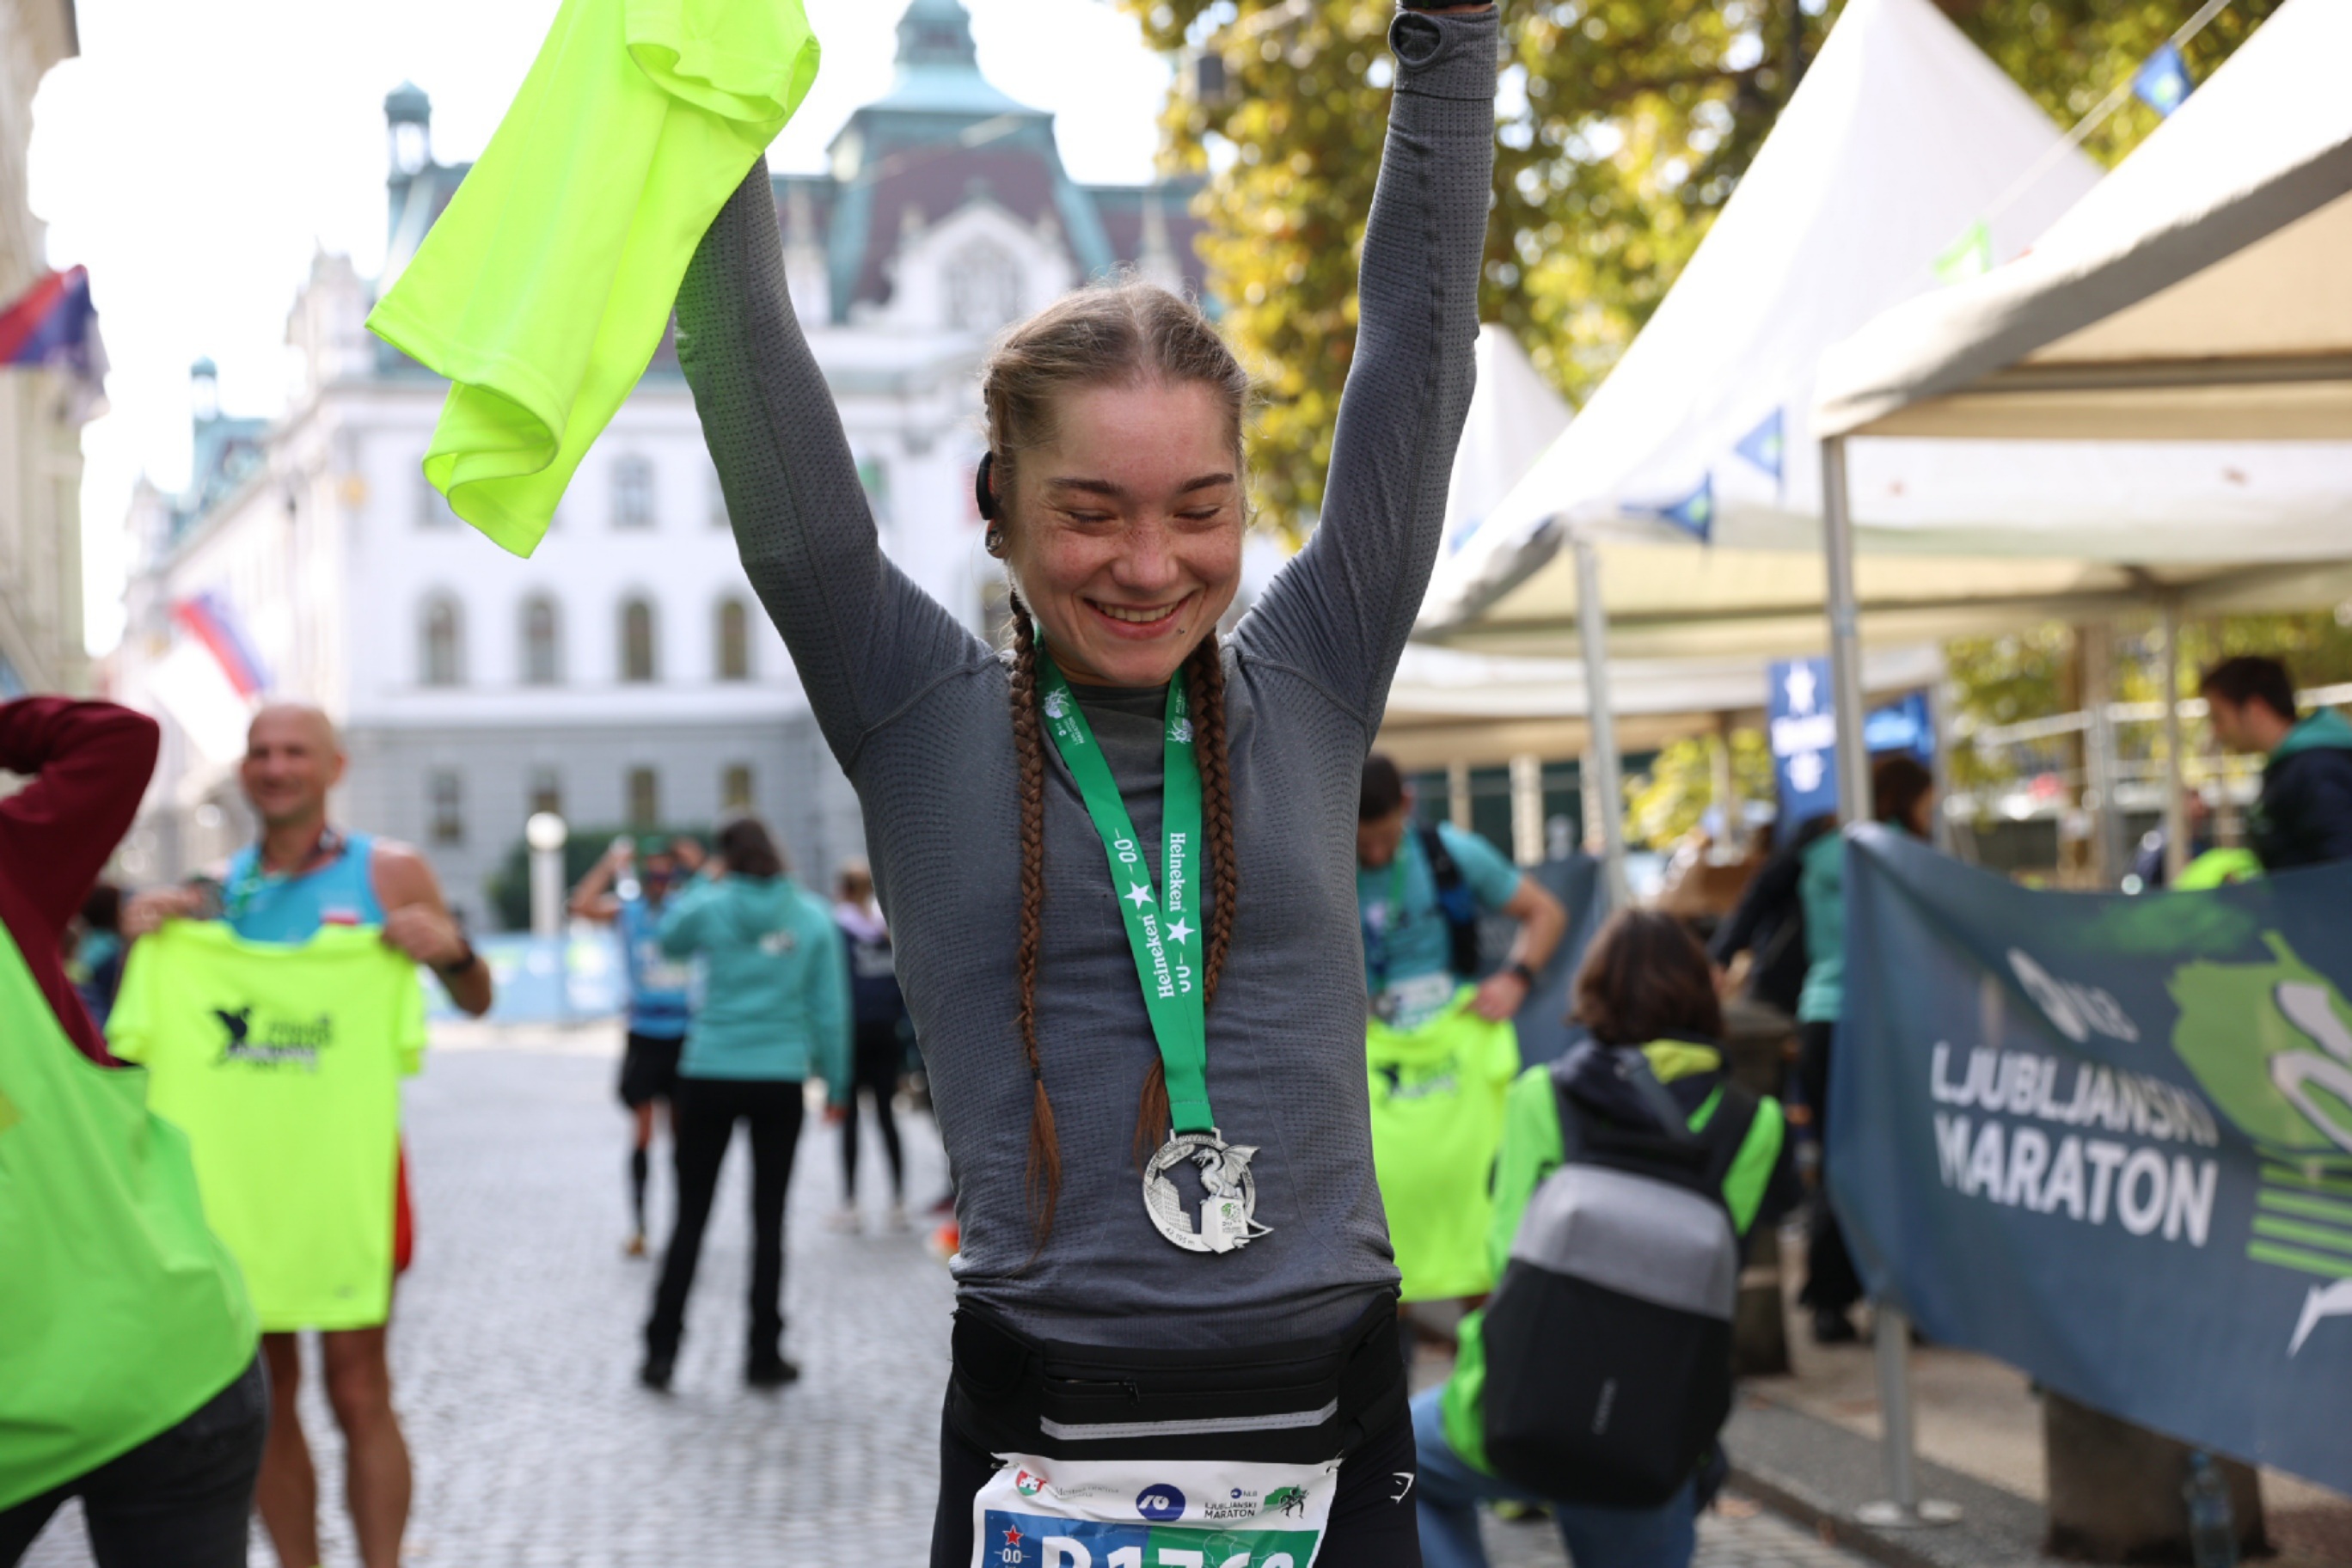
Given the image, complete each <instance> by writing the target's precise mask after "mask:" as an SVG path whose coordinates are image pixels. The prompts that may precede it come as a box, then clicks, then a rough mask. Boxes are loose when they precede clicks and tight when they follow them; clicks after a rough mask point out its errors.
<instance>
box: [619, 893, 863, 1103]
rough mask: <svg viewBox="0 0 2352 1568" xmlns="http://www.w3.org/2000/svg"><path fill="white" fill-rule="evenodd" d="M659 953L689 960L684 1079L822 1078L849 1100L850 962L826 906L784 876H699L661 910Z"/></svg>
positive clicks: (844, 1100) (834, 1092)
mask: <svg viewBox="0 0 2352 1568" xmlns="http://www.w3.org/2000/svg"><path fill="white" fill-rule="evenodd" d="M661 946H662V951H663V952H666V953H667V954H668V955H669V956H670V957H672V958H693V959H695V960H697V968H698V970H699V980H700V983H701V993H702V997H701V1004H700V1005H699V1006H698V1007H697V1008H696V1009H695V1012H694V1021H693V1022H692V1023H691V1024H690V1025H689V1026H688V1028H687V1034H686V1053H685V1056H684V1058H682V1059H681V1060H680V1062H679V1064H678V1071H679V1072H680V1073H682V1074H683V1075H684V1076H686V1077H688V1078H713V1079H766V1080H771V1081H773V1080H779V1079H782V1080H797V1079H806V1078H809V1077H811V1076H815V1077H818V1078H822V1079H824V1081H825V1085H826V1087H827V1088H828V1089H830V1090H831V1092H832V1098H833V1101H834V1103H835V1104H836V1105H843V1104H846V1103H848V1099H849V1087H850V1086H849V1063H850V1032H849V1031H850V1024H849V982H848V978H847V976H848V960H847V958H846V957H845V955H844V953H843V952H842V945H841V932H840V931H839V929H838V928H836V927H835V925H834V923H833V910H832V908H831V906H829V905H828V904H826V903H825V902H824V900H821V899H819V898H817V897H815V896H814V894H812V893H810V892H808V891H807V890H806V889H803V888H802V887H801V886H800V885H799V884H798V883H796V882H794V881H793V879H791V878H789V877H767V878H761V877H731V876H730V877H728V878H725V879H722V880H719V881H715V882H713V881H698V882H697V883H695V885H694V886H693V887H691V888H689V889H687V891H685V892H683V893H681V894H679V895H678V896H677V897H676V898H674V899H672V900H670V902H669V907H668V908H667V909H666V910H663V911H662V919H661Z"/></svg>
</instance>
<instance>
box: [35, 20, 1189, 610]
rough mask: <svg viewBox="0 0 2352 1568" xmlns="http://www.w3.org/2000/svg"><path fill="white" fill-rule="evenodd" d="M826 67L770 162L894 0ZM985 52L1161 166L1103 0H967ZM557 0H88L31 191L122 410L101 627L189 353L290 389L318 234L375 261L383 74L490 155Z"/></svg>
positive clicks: (55, 261)
mask: <svg viewBox="0 0 2352 1568" xmlns="http://www.w3.org/2000/svg"><path fill="white" fill-rule="evenodd" d="M806 3H807V6H808V13H809V19H810V21H811V23H812V24H813V25H814V26H815V28H816V31H817V35H818V37H820V38H821V39H822V40H823V41H824V68H823V70H822V71H821V72H820V73H819V75H818V78H817V83H816V86H815V88H814V90H813V91H812V92H811V93H810V95H809V98H808V101H807V102H806V103H805V104H804V105H803V107H802V109H801V111H800V114H799V115H798V117H797V118H795V119H794V121H793V123H792V124H791V125H790V126H788V127H786V129H785V131H784V133H783V135H782V138H780V139H779V141H778V142H777V143H776V147H775V150H774V152H773V153H772V155H771V156H772V161H773V162H774V163H776V165H777V166H778V167H780V168H792V169H816V168H820V167H822V166H823V162H824V144H825V143H826V142H828V141H830V140H831V139H832V137H833V133H834V132H835V131H837V130H838V129H839V128H840V126H841V124H842V122H843V121H845V120H846V119H847V118H848V116H849V113H850V111H851V110H854V109H855V108H856V107H857V105H859V104H860V103H864V102H866V101H867V100H871V99H873V98H876V97H877V96H879V95H880V94H881V93H882V92H883V91H884V90H885V89H887V86H888V85H889V79H890V61H891V54H892V50H893V48H894V47H895V43H896V39H895V28H896V26H897V24H898V16H899V14H900V13H901V12H902V11H904V10H905V8H906V7H905V5H903V4H901V3H900V0H806ZM966 3H967V5H969V7H970V9H971V13H972V34H973V37H974V38H975V39H976V40H977V42H978V44H979V47H980V64H981V68H982V70H983V71H985V72H987V73H988V75H989V77H990V79H992V80H993V81H994V82H995V83H996V85H997V86H998V87H1000V88H1002V89H1004V90H1005V91H1007V92H1009V93H1011V94H1012V95H1013V97H1015V98H1017V99H1019V100H1022V101H1024V102H1026V103H1031V104H1034V105H1036V106H1037V107H1038V108H1041V109H1048V110H1054V111H1055V112H1056V113H1057V114H1058V115H1059V116H1060V121H1059V131H1060V134H1061V143H1062V156H1063V158H1064V161H1065V162H1066V163H1067V164H1068V165H1069V169H1070V172H1071V174H1073V175H1074V176H1075V177H1076V178H1077V179H1080V180H1094V181H1129V180H1142V179H1146V178H1148V177H1150V172H1151V156H1152V152H1153V149H1154V147H1155V146H1156V144H1157V139H1158V132H1157V129H1156V125H1155V120H1156V117H1157V114H1158V111H1159V108H1160V103H1161V101H1162V99H1163V96H1164V93H1165V89H1166V84H1167V79H1168V78H1167V70H1166V68H1165V67H1164V66H1163V65H1162V64H1161V63H1160V61H1159V59H1158V58H1156V57H1154V56H1153V55H1151V54H1150V52H1149V51H1147V50H1146V49H1145V48H1144V47H1143V44H1142V40H1141V38H1140V37H1139V34H1138V32H1137V29H1136V26H1135V24H1134V23H1133V22H1132V21H1130V20H1129V19H1128V18H1127V17H1126V16H1123V15H1121V14H1120V13H1119V12H1118V10H1117V9H1116V8H1115V7H1114V6H1113V5H1111V4H1110V0H966ZM556 8H557V7H556V5H555V0H400V3H398V4H394V5H358V4H354V3H353V0H204V3H203V4H201V5H192V4H190V3H189V0H79V3H78V5H77V13H78V15H79V20H80V25H81V47H82V53H81V58H79V59H72V60H68V61H66V62H65V63H64V64H62V65H60V66H58V68H56V69H54V70H52V71H51V72H50V73H49V75H48V76H47V79H45V80H44V81H43V83H42V86H41V90H40V96H39V97H38V98H37V100H36V101H35V104H34V130H33V145H32V155H31V169H30V178H31V184H32V204H33V211H34V212H35V213H36V214H37V215H39V216H41V217H42V218H44V219H46V220H47V223H48V225H49V230H48V247H49V260H50V263H51V264H52V265H53V266H58V267H68V266H71V265H73V264H75V263H77V262H79V263H80V264H82V265H84V266H87V267H88V268H89V270H90V288H91V293H92V297H93V299H94V300H96V302H97V305H98V308H99V313H100V323H101V325H102V327H103V330H104V332H105V335H106V347H107V353H109V355H110V357H111V358H112V360H113V365H114V369H113V374H111V375H110V377H109V378H108V382H107V393H108V397H109V400H110V403H111V405H112V412H111V413H110V414H109V415H108V416H106V417H105V418H103V419H101V420H99V421H98V422H96V423H94V424H92V425H91V426H89V428H88V429H87V430H86V431H85V432H84V435H83V441H82V447H83V451H84V452H85V454H86V455H87V458H88V474H87V478H86V479H85V481H84V484H83V487H82V533H83V569H84V574H85V581H86V594H85V601H86V608H87V613H88V619H89V643H90V646H91V647H92V649H93V650H94V651H102V650H103V649H105V648H107V647H111V646H112V644H113V642H114V639H115V637H116V633H117V629H118V627H119V626H120V622H121V605H120V599H119V595H120V592H121V575H122V571H123V565H124V563H123V551H122V546H121V522H122V514H123V509H124V506H125V504H126V502H127V500H128V499H129V496H130V493H131V482H132V480H133V479H135V478H136V476H137V475H138V474H139V473H140V472H141V471H142V469H143V470H144V471H146V472H147V473H148V474H149V475H151V476H152V477H153V478H154V479H155V480H156V481H157V482H158V483H159V484H161V485H163V486H164V487H165V488H166V489H177V488H178V487H179V486H181V485H183V484H184V483H185V482H186V479H187V468H188V384H187V374H188V365H189V363H190V362H191V361H193V360H194V359H195V358H196V357H197V356H198V355H199V354H210V355H211V356H212V357H213V358H214V359H215V361H216V362H218V363H219V365H220V369H221V401H222V403H223V405H225V407H226V410H227V411H228V412H230V413H232V414H254V415H268V414H276V413H278V412H279V411H280V410H282V408H283V407H284V403H285V397H284V389H285V386H286V384H287V358H286V356H287V354H288V353H289V350H288V349H287V348H286V347H285V331H286V312H287V309H288V307H289V304H290V303H291V302H292V300H293V294H294V290H295V289H296V288H297V287H298V286H299V284H300V282H301V280H302V279H303V278H304V277H305V276H306V275H307V273H308V271H309V268H310V258H311V255H312V252H313V250H314V248H317V247H324V248H325V249H327V250H329V251H341V252H343V253H345V254H347V255H349V256H350V257H351V258H352V260H353V261H354V262H356V263H357V265H358V267H359V268H360V271H361V272H362V275H364V276H368V277H373V276H374V274H375V271H376V268H378V266H379V265H380V264H381V263H382V261H383V239H384V189H383V178H384V174H385V169H386V158H385V147H384V132H383V95H384V94H385V93H386V92H387V91H389V90H390V89H392V88H393V87H394V86H395V85H397V84H398V83H399V82H400V81H401V80H402V79H410V80H414V81H415V83H416V84H417V85H418V86H420V87H422V88H424V89H425V91H427V92H428V93H430V94H432V97H433V139H434V149H435V152H436V155H437V156H438V157H440V158H441V159H442V160H444V161H445V162H448V161H461V160H465V159H469V158H472V157H473V156H475V155H476V154H477V153H479V152H480V150H481V148H482V144H483V143H484V142H487V141H488V139H489V134H490V131H491V129H492V128H493V127H494V126H495V125H496V124H497V122H498V118H499V114H500V113H501V112H502V111H503V110H505V108H506V105H507V102H508V100H509V98H510V97H511V96H512V95H513V92H514V89H515V88H516V87H517V86H518V85H519V84H520V81H521V80H522V77H523V73H524V72H525V71H526V70H527V69H528V68H529V67H530V60H531V57H532V55H533V54H534V53H535V52H536V50H537V48H538V47H539V41H540V39H541V37H542V35H543V34H544V32H545V30H546V27H547V24H548V22H549V21H550V19H551V18H552V17H553V16H554V14H555V11H556Z"/></svg>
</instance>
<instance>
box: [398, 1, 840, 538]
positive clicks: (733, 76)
mask: <svg viewBox="0 0 2352 1568" xmlns="http://www.w3.org/2000/svg"><path fill="white" fill-rule="evenodd" d="M816 68H817V42H816V37H815V35H814V34H813V33H811V32H810V31H809V26H808V18H807V16H805V15H804V14H803V10H802V6H801V0H751V3H745V0H564V5H563V8H562V10H561V11H560V12H558V13H557V15H556V18H555V25H554V26H553V27H551V29H550V30H549V32H548V36H547V42H546V43H545V44H543V45H542V46H541V48H540V52H539V58H538V59H537V60H536V61H535V62H534V63H533V64H532V66H531V68H530V75H529V76H528V77H526V78H525V79H524V80H523V84H522V89H521V90H520V92H518V93H517V94H516V95H515V100H514V103H513V105H512V106H511V107H510V108H509V109H508V110H507V114H506V118H505V119H504V120H502V121H499V128H498V131H497V132H496V133H494V134H493V135H492V136H491V138H490V144H489V146H488V148H487V149H485V150H484V152H483V153H482V156H481V159H480V161H479V162H478V163H475V165H474V166H473V168H472V170H471V171H469V172H468V173H467V175H466V178H465V181H464V183H463V184H460V185H459V186H458V187H457V195H456V196H455V197H453V198H452V199H451V201H450V203H449V205H448V209H447V210H446V211H445V212H444V213H443V214H442V215H441V216H440V218H439V220H438V221H437V222H436V223H435V224H434V226H433V228H432V230H431V232H430V233H428V234H427V235H426V236H425V242H424V244H422V245H421V246H419V247H417V251H416V255H415V258H413V259H412V260H411V261H410V262H409V264H408V266H407V268H405V269H404V270H403V271H402V273H401V274H400V277H399V279H398V280H397V281H396V282H394V285H393V287H392V288H391V289H390V290H389V291H388V292H387V293H386V294H385V295H384V297H383V300H381V301H380V302H379V303H378V304H377V305H376V308H375V310H374V311H373V313H372V314H371V315H370V316H369V317H368V326H369V327H370V328H371V329H373V331H375V333H376V334H377V335H378V336H379V337H382V338H383V340H384V341H385V342H389V343H391V344H392V345H393V346H394V347H395V348H397V349H400V350H401V351H402V352H404V353H407V354H408V355H410V356H411V357H412V358H414V359H416V360H418V361H419V362H421V363H424V364H426V365H428V366H430V367H431V368H433V369H434V370H436V371H438V372H440V373H441V374H443V375H446V376H447V377H448V378H449V379H450V380H451V381H452V382H453V383H455V384H454V385H452V386H451V387H450V389H449V397H448V401H447V402H446V403H445V404H444V405H442V408H441V420H440V423H439V424H438V425H437V426H435V428H434V431H433V442H432V445H431V446H430V447H428V448H427V449H426V451H425V478H426V479H430V480H431V481H432V482H433V484H434V485H435V486H436V488H438V489H440V490H441V491H442V493H444V494H445V495H446V496H447V497H448V498H449V505H450V507H451V508H452V510H455V511H456V512H457V515H458V516H459V517H462V518H464V519H465V520H466V521H468V522H470V523H472V524H474V526H475V527H477V528H479V529H480V530H481V531H483V532H484V533H487V534H488V535H489V536H490V538H491V539H493V540H495V541H496V542H498V543H499V544H501V545H503V546H505V547H506V548H507V549H509V550H511V551H513V552H515V553H516V554H518V555H528V554H530V552H531V551H532V550H533V549H534V548H536V547H537V546H538V543H539V541H540V538H541V535H543V534H544V533H545V532H546V531H547V523H548V520H549V519H550V518H551V517H552V516H554V515H555V507H556V503H557V502H558V501H560V500H562V499H563V489H564V487H565V486H566V485H568V484H570V483H571V481H572V471H573V470H574V469H575V468H578V467H579V466H580V460H581V458H583V457H585V456H587V453H588V447H589V446H590V444H591V443H592V442H593V441H594V440H595V439H596V437H597V436H598V435H599V434H600V433H601V432H602V431H603V430H604V426H605V425H606V424H608V423H609V422H610V421H611V419H612V417H613V416H614V413H615V412H616V411H617V410H618V409H619V408H620V406H621V403H622V400H623V399H625V398H626V397H627V396H628V395H629V391H630V389H631V388H632V387H634V386H635V385H636V383H637V378H638V377H639V376H641V375H643V374H645V369H646V362H648V361H649V360H651V359H652V358H653V353H654V350H655V349H656V347H657V346H658V345H659V344H660V342H661V335H662V329H663V327H664V326H665V325H666V324H667V321H668V320H669V312H670V307H671V305H672V304H674V303H675V302H676V301H677V286H678V282H679V280H680V279H683V278H684V277H685V276H686V264H687V262H688V260H690V259H691V258H692V257H693V255H694V247H696V246H697V245H698V244H699V243H700V242H701V239H702V236H703V233H704V231H706V230H707V229H709V226H710V224H711V220H712V219H713V218H715V217H717V216H718V215H719V207H720V206H722V205H725V203H726V200H727V198H728V196H729V195H731V194H732V193H733V192H734V189H735V187H736V186H737V185H739V184H741V183H742V181H743V176H744V174H746V173H747V172H749V171H750V169H751V164H752V163H753V161H754V160H756V159H757V158H758V157H759V155H760V154H761V153H762V152H764V151H765V150H766V148H767V145H768V143H769V142H772V141H774V140H775V137H776V133H777V132H779V131H781V130H782V129H783V127H784V122H785V121H788V120H790V119H791V118H792V117H793V111H794V110H797V109H798V108H799V107H800V104H801V100H802V99H803V98H804V97H806V96H807V94H808V89H809V85H810V84H811V83H812V82H814V80H815V79H816Z"/></svg>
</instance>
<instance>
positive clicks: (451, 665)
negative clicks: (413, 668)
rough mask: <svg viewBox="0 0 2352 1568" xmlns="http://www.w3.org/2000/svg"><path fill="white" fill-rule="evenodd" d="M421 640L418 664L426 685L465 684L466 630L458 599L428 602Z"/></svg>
mask: <svg viewBox="0 0 2352 1568" xmlns="http://www.w3.org/2000/svg"><path fill="white" fill-rule="evenodd" d="M418 641H419V643H420V644H421V647H419V650H418V653H419V657H418V660H417V663H418V666H419V673H420V674H421V675H422V676H423V678H424V681H425V685H427V686H463V685H464V684H465V683H466V628H465V623H464V621H463V619H462V618H461V616H459V613H458V610H457V601H456V600H455V599H452V598H450V597H449V596H448V595H446V594H436V595H434V596H433V597H432V598H430V599H427V600H426V601H425V616H424V621H423V625H422V626H421V627H420V628H419V637H418Z"/></svg>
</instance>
